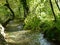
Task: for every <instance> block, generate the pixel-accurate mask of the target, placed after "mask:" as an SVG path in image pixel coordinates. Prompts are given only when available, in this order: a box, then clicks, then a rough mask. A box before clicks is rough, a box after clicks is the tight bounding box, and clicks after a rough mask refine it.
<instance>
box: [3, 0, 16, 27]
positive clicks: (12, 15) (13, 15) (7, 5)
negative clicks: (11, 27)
mask: <svg viewBox="0 0 60 45" xmlns="http://www.w3.org/2000/svg"><path fill="white" fill-rule="evenodd" d="M4 6H6V7H7V8H8V9H9V10H10V11H11V13H12V14H10V16H11V17H12V18H9V19H8V20H7V21H5V22H4V23H3V26H4V27H6V25H7V24H8V23H9V22H10V21H11V20H13V19H14V17H15V14H14V12H13V10H12V9H11V7H10V5H9V3H8V0H6V4H5V5H4Z"/></svg>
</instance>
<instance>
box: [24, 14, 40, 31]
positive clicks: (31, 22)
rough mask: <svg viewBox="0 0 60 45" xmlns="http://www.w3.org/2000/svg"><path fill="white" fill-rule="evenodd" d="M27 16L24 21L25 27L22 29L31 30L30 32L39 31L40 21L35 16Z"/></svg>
mask: <svg viewBox="0 0 60 45" xmlns="http://www.w3.org/2000/svg"><path fill="white" fill-rule="evenodd" d="M31 16H32V15H29V16H27V18H26V19H25V27H24V29H31V30H39V29H40V27H39V25H40V19H39V18H38V17H37V16H36V15H33V16H32V17H31Z"/></svg>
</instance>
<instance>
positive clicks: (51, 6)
mask: <svg viewBox="0 0 60 45" xmlns="http://www.w3.org/2000/svg"><path fill="white" fill-rule="evenodd" d="M50 6H51V10H52V13H53V16H54V21H55V22H56V21H57V20H56V15H55V12H54V9H53V5H52V2H51V0H50Z"/></svg>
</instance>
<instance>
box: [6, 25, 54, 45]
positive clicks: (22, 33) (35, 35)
mask: <svg viewBox="0 0 60 45" xmlns="http://www.w3.org/2000/svg"><path fill="white" fill-rule="evenodd" d="M8 27H9V26H8ZM20 28H21V25H20V26H19V25H18V26H15V25H14V26H13V27H12V26H11V27H10V28H8V29H7V30H10V31H12V32H10V31H9V32H6V41H7V42H8V43H9V45H53V44H52V43H51V42H49V41H47V39H45V38H44V34H41V33H40V32H32V31H31V30H20ZM13 30H14V31H13ZM16 30H17V31H16Z"/></svg>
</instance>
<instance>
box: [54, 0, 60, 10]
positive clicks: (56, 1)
mask: <svg viewBox="0 0 60 45" xmlns="http://www.w3.org/2000/svg"><path fill="white" fill-rule="evenodd" d="M58 2H59V1H58V0H55V3H56V5H57V7H58V9H59V11H60V7H59V5H58Z"/></svg>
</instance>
